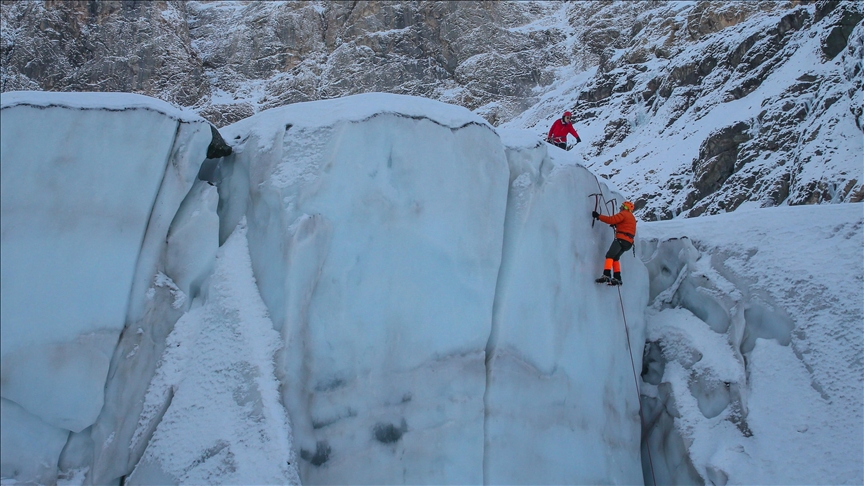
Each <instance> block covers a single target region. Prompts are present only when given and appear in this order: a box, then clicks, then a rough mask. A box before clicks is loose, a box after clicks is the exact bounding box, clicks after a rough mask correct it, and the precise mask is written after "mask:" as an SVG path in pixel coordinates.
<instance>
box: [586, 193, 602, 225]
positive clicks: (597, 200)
mask: <svg viewBox="0 0 864 486" xmlns="http://www.w3.org/2000/svg"><path fill="white" fill-rule="evenodd" d="M591 196H594V212H595V213H596V212H597V208H599V207H600V196H602V194H600V193H599V192H595V193H594V194H589V195H588V197H591ZM594 221H597V220H596V219H594V218H591V227H592V228H593V227H594Z"/></svg>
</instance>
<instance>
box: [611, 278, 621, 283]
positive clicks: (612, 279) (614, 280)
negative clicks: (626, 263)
mask: <svg viewBox="0 0 864 486" xmlns="http://www.w3.org/2000/svg"><path fill="white" fill-rule="evenodd" d="M609 285H621V279H620V278H615V277H612V278H611V279H610V280H609Z"/></svg>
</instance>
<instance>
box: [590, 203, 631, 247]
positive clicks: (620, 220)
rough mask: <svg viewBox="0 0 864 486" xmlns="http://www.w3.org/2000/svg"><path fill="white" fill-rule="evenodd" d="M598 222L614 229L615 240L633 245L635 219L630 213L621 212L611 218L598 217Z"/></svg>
mask: <svg viewBox="0 0 864 486" xmlns="http://www.w3.org/2000/svg"><path fill="white" fill-rule="evenodd" d="M599 219H600V221H603V222H604V223H606V224H611V225H612V226H614V227H615V238H620V239H622V240H625V241H629V242H630V243H633V238H635V237H636V217H635V216H633V213H631V212H630V211H621V212H619V213H618V214H613V215H612V216H604V215H602V214H601V215H600V217H599Z"/></svg>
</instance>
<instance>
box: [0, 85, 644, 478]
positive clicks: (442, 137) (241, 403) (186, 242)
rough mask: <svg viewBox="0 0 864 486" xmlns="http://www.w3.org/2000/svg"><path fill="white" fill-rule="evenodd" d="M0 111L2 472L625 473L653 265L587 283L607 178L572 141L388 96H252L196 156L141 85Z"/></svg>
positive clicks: (203, 140)
mask: <svg viewBox="0 0 864 486" xmlns="http://www.w3.org/2000/svg"><path fill="white" fill-rule="evenodd" d="M2 117H3V124H2V125H3V130H4V131H3V140H4V143H3V154H2V159H3V170H2V177H3V218H2V219H3V259H2V279H3V282H4V284H5V285H4V286H3V304H4V305H3V319H2V332H3V336H2V337H3V358H2V359H3V389H2V392H3V424H4V427H3V451H4V452H3V460H2V463H3V471H2V475H3V477H4V478H12V479H14V480H16V481H22V482H26V481H36V482H40V483H51V482H55V481H57V480H58V478H61V479H62V477H68V476H69V475H72V474H79V475H80V474H84V475H85V476H86V479H85V482H86V483H87V484H105V483H116V482H118V481H123V482H124V484H125V483H129V484H165V483H183V482H227V483H237V482H245V483H250V482H260V483H272V482H283V483H299V482H300V481H301V479H302V482H308V483H346V482H351V483H417V482H435V483H466V482H467V483H481V482H520V483H526V482H538V481H539V482H571V481H577V482H579V481H582V482H596V481H604V480H611V481H614V482H618V483H628V484H630V483H636V482H641V481H642V470H641V457H640V450H639V442H640V436H641V429H640V425H639V423H640V419H639V400H638V398H639V395H638V392H637V383H636V381H635V377H636V376H635V375H636V373H637V372H638V370H639V369H641V352H640V351H641V347H642V346H641V343H642V342H643V341H644V325H645V321H644V315H643V309H644V308H645V306H646V305H647V302H648V272H647V271H646V269H645V267H644V265H643V264H642V263H641V261H639V260H638V259H637V258H635V256H633V255H628V256H626V257H625V258H624V260H623V261H624V263H623V267H624V272H625V279H626V280H625V285H626V287H625V288H626V289H627V291H626V292H623V294H622V295H623V299H622V300H621V303H619V294H618V293H617V292H616V291H615V290H614V289H611V288H607V287H606V286H602V287H601V286H596V285H595V284H594V283H593V281H592V278H593V277H594V276H595V274H599V272H600V270H601V266H602V261H603V254H604V253H605V250H606V247H607V246H608V244H609V242H610V241H611V237H612V233H611V231H610V230H609V229H608V227H605V226H603V225H598V226H597V227H596V228H592V225H591V218H590V211H591V209H593V198H592V197H589V196H588V194H589V193H595V192H597V191H598V190H599V191H602V192H603V194H604V197H606V198H609V199H612V198H617V199H618V200H620V199H621V196H620V195H619V194H617V193H614V192H613V190H614V189H610V188H609V187H607V186H606V185H605V184H601V183H600V182H598V180H597V179H596V178H595V177H594V176H593V174H591V173H590V172H589V171H588V170H586V169H585V168H584V167H582V166H581V165H579V164H578V163H577V161H576V159H575V158H573V157H567V154H565V153H563V152H562V153H561V154H555V153H554V152H553V151H550V150H548V149H547V147H546V146H545V144H542V143H539V142H537V141H536V140H531V137H530V136H528V135H527V134H526V133H521V134H520V133H518V132H517V133H512V134H510V136H509V137H507V136H502V135H499V134H498V133H497V132H496V130H495V129H494V128H493V127H492V126H491V125H489V124H488V123H487V122H485V121H484V120H483V119H482V118H480V117H479V116H477V115H475V114H473V113H471V112H470V111H468V110H467V109H464V108H461V107H456V106H452V105H446V104H443V103H440V102H435V101H430V100H426V99H421V98H415V97H408V96H399V95H385V94H368V95H357V96H353V97H348V98H343V99H337V100H329V101H319V102H313V103H303V104H297V105H291V106H288V107H283V108H279V109H274V110H270V111H267V112H264V113H261V114H259V115H257V116H255V117H252V118H249V119H247V120H243V121H241V122H238V123H237V124H235V125H231V126H229V127H225V128H223V129H222V135H224V138H225V139H226V140H227V142H228V143H229V144H230V145H231V146H232V147H233V150H234V153H233V154H231V155H228V156H226V157H223V158H221V159H219V160H208V161H205V160H204V157H205V153H206V149H207V147H208V144H210V143H211V141H212V139H211V132H210V127H209V125H208V124H207V123H206V122H205V121H203V120H202V119H200V118H197V117H195V116H194V115H190V114H189V113H188V112H184V111H182V110H178V109H176V108H173V107H170V106H169V105H165V104H163V103H161V102H158V101H156V100H151V99H147V98H145V97H142V96H133V95H100V94H87V95H84V94H76V93H68V94H60V93H52V94H48V93H22V92H18V93H4V94H3V98H2ZM58 127H62V128H58ZM508 140H509V141H508ZM7 141H14V142H11V143H10V142H7ZM202 165H203V166H207V167H209V168H210V169H212V170H211V171H210V175H211V176H212V177H210V178H211V179H213V178H216V179H218V180H211V181H209V182H211V183H212V184H211V183H208V182H207V181H205V180H202V178H199V177H196V176H198V175H199V169H200V168H201V167H202ZM57 171H64V172H60V173H59V174H57ZM203 172H204V171H202V172H201V173H203ZM45 174H47V176H42V177H40V175H45ZM213 174H216V175H217V176H213ZM25 176H26V177H25ZM207 178H208V177H204V179H207ZM61 181H63V182H65V183H61ZM35 194H45V196H44V197H35V198H34V195H35ZM34 201H35V202H36V204H39V203H42V204H45V206H43V207H42V208H39V207H38V206H37V207H36V208H33V207H31V206H28V205H32V203H33V202H34ZM568 208H572V211H570V210H566V211H562V209H568ZM124 216H125V217H124ZM231 262H235V263H231ZM237 262H239V263H237ZM243 262H245V263H243ZM247 266H248V268H247ZM34 267H35V268H34ZM238 268H239V269H238ZM244 268H246V270H243V269H244ZM9 282H14V284H13V285H9V284H8V283H9ZM61 282H63V283H61ZM19 283H20V284H19ZM58 287H59V288H58ZM37 298H38V299H42V301H35V302H34V300H35V299H37ZM598 303H599V305H598ZM622 305H623V307H622ZM622 309H623V310H624V311H625V312H626V314H627V323H628V325H629V326H630V332H629V338H630V339H629V341H628V339H627V336H628V333H627V330H626V329H625V328H624V326H623V321H622V320H621V317H622V316H621V312H622ZM70 319H71V325H70ZM631 348H632V349H633V350H634V351H635V353H634V355H633V359H634V360H635V362H631V360H630V356H629V350H630V349H631ZM57 349H60V350H62V351H63V352H64V353H65V355H64V356H66V359H65V360H63V361H58V360H57V359H55V358H53V357H54V356H56V353H57V351H56V350H57ZM52 353H53V354H52ZM93 363H95V364H93ZM589 369H590V372H589V371H588V370H589ZM70 376H71V378H70ZM31 384H35V385H36V386H31ZM51 393H53V395H51ZM58 394H62V395H59V396H60V397H61V398H60V399H55V397H58ZM202 401H203V402H202ZM216 404H223V405H224V406H217V405H216ZM48 431H50V432H48ZM255 431H258V432H255ZM37 439H38V440H37ZM598 444H599V445H600V446H599V447H598ZM25 446H29V447H30V448H31V449H32V450H33V451H34V452H38V453H33V454H31V453H28V454H24V453H23V452H24V451H25V450H26V449H24V447H25ZM526 448H529V449H530V450H532V451H533V452H532V453H531V454H525V450H526ZM7 451H9V452H7ZM14 451H20V452H21V453H16V452H14ZM262 458H270V459H269V460H263V462H262ZM370 464H374V467H369V465H370Z"/></svg>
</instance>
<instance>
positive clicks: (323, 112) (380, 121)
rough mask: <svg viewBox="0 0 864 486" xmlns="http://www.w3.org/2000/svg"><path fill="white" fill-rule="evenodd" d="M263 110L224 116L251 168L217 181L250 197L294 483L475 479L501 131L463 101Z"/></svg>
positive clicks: (498, 233)
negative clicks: (294, 460)
mask: <svg viewBox="0 0 864 486" xmlns="http://www.w3.org/2000/svg"><path fill="white" fill-rule="evenodd" d="M333 113H336V115H335V117H334V115H333ZM256 118H257V117H252V118H250V119H249V120H248V121H246V122H241V123H238V124H236V125H233V126H231V127H228V128H226V129H224V133H225V134H226V135H227V137H226V138H227V139H228V140H229V141H232V140H238V141H241V142H240V144H239V145H238V146H236V147H235V149H236V155H235V160H234V164H235V165H234V168H233V175H232V177H239V178H240V180H243V181H248V182H247V185H246V186H245V187H235V186H234V185H232V183H228V184H227V186H228V187H230V188H231V189H230V191H231V193H230V195H229V196H228V197H230V198H232V199H238V198H240V197H243V196H242V194H241V193H239V191H244V192H245V193H247V194H248V195H249V196H248V200H249V205H248V207H247V208H246V210H245V214H246V217H247V218H248V235H249V244H250V251H251V254H252V261H253V266H254V268H255V271H256V277H257V279H258V283H259V286H260V288H261V293H262V296H263V298H264V301H265V302H267V305H268V307H269V309H270V311H271V315H272V319H273V321H274V324H275V325H276V326H277V327H279V328H281V332H282V336H283V338H284V340H285V343H286V351H285V353H284V356H283V358H282V359H281V373H282V375H283V380H284V388H283V397H284V402H285V405H286V407H287V409H288V411H289V413H290V414H291V417H292V420H293V425H294V429H295V439H296V443H297V448H298V452H299V455H300V456H301V459H302V460H301V463H300V466H301V475H302V477H303V479H304V481H306V482H310V483H339V484H346V483H394V482H396V483H402V482H405V483H418V482H431V483H454V482H458V483H466V482H467V483H480V482H482V480H483V476H482V453H483V413H484V409H483V392H484V388H485V367H484V349H485V346H486V342H487V338H488V336H489V333H490V326H491V321H492V304H493V298H494V292H495V284H496V279H497V274H498V268H499V263H500V258H501V242H502V237H503V228H504V213H505V208H506V198H507V183H508V169H507V163H506V159H505V156H504V152H503V150H502V146H501V144H500V141H499V139H498V137H497V135H496V134H495V132H494V131H493V130H492V129H491V127H489V126H488V125H487V124H486V123H485V122H483V121H482V119H480V118H479V117H477V116H475V115H473V114H471V113H470V112H468V111H467V110H464V109H462V108H458V107H454V106H449V105H443V104H441V103H434V102H427V101H426V100H420V99H417V98H413V99H412V98H407V97H398V96H387V95H368V96H357V97H350V98H345V99H342V100H336V101H334V102H319V103H315V104H305V105H295V106H293V107H286V108H283V109H277V110H271V112H268V113H267V114H266V116H265V117H261V118H258V119H256ZM241 171H242V172H243V174H242V175H238V172H241ZM235 191H237V192H235ZM228 224H231V223H230V222H229V223H228Z"/></svg>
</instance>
